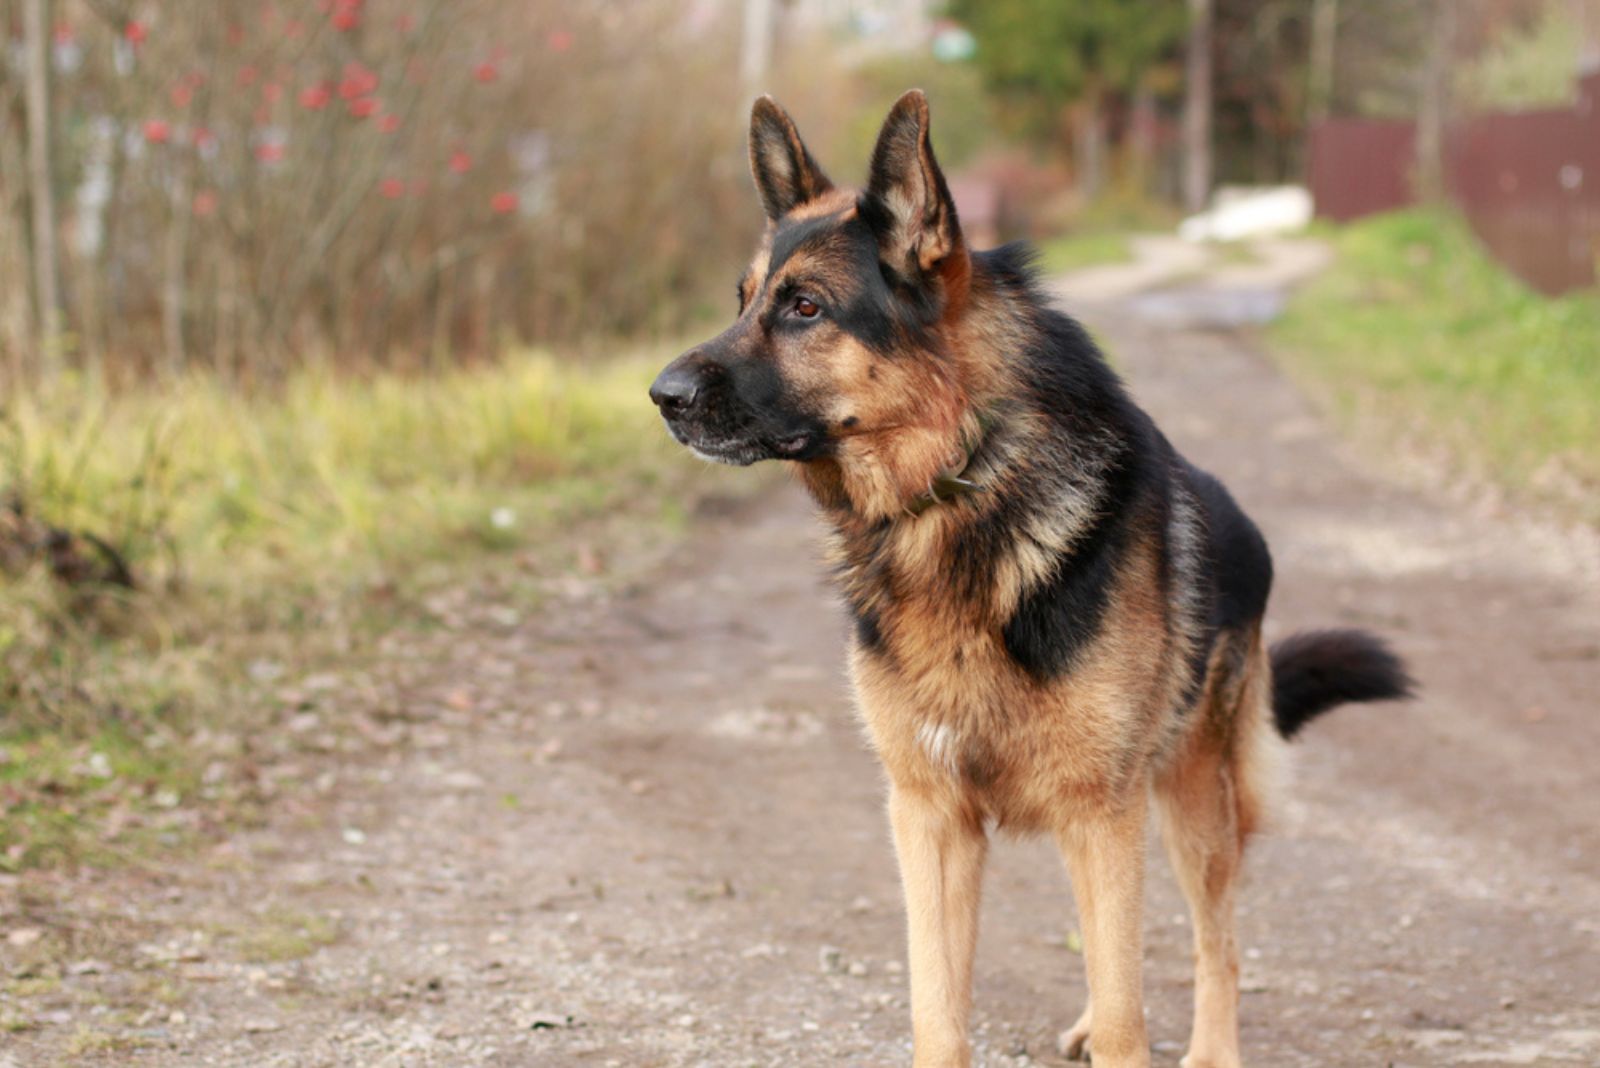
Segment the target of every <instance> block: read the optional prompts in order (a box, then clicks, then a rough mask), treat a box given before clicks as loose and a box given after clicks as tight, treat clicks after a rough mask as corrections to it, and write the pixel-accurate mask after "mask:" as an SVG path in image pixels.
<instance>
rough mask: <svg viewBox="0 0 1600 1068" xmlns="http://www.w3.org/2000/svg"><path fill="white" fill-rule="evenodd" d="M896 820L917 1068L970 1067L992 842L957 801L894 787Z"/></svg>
mask: <svg viewBox="0 0 1600 1068" xmlns="http://www.w3.org/2000/svg"><path fill="white" fill-rule="evenodd" d="M889 821H890V823H891V825H892V826H893V828H894V844H895V852H896V853H897V854H898V856H899V858H900V881H901V884H902V886H903V888H904V890H905V898H906V940H907V944H908V948H909V955H910V970H911V1030H912V1036H913V1042H914V1044H915V1054H914V1056H913V1064H914V1068H967V1065H969V1064H970V1063H971V1060H972V1054H971V1051H970V1049H969V1048H968V1045H967V1017H968V1015H969V1013H970V1012H971V1008H972V954H973V950H974V949H975V948H976V946H977V941H978V897H979V893H980V890H981V886H982V881H983V862H984V857H985V856H986V855H987V853H988V845H989V840H988V837H987V836H986V835H985V834H984V831H983V824H982V822H981V821H980V820H979V819H978V818H977V816H976V814H974V813H971V812H964V811H962V810H961V809H960V808H959V807H958V806H957V805H956V804H955V803H954V802H953V801H952V800H950V799H947V798H936V797H931V796H928V795H927V794H926V793H923V792H921V791H918V790H911V789H905V788H901V787H894V788H892V789H891V791H890V794H889Z"/></svg>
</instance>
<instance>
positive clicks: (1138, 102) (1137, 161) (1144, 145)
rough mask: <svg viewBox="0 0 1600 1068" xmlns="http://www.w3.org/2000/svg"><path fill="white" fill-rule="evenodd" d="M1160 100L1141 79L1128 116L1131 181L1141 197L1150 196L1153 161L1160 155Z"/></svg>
mask: <svg viewBox="0 0 1600 1068" xmlns="http://www.w3.org/2000/svg"><path fill="white" fill-rule="evenodd" d="M1158 121H1159V120H1158V119H1157V118H1156V97H1155V93H1154V92H1153V91H1151V89H1150V85H1149V83H1148V82H1147V81H1145V80H1144V79H1140V81H1139V87H1138V88H1137V89H1135V90H1134V93H1133V110H1132V113H1131V114H1130V115H1129V117H1128V163H1129V170H1130V174H1129V176H1128V177H1129V181H1130V182H1131V184H1132V186H1133V188H1134V189H1136V190H1137V191H1138V192H1139V194H1140V195H1141V196H1147V195H1149V194H1150V192H1151V189H1150V175H1151V172H1152V170H1153V169H1154V168H1153V164H1152V161H1153V160H1154V159H1155V154H1156V123H1157V122H1158Z"/></svg>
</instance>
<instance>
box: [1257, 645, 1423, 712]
mask: <svg viewBox="0 0 1600 1068" xmlns="http://www.w3.org/2000/svg"><path fill="white" fill-rule="evenodd" d="M1415 687H1416V684H1415V683H1414V682H1413V681H1412V679H1411V676H1410V675H1408V674H1406V668H1405V665H1404V664H1403V663H1401V661H1400V658H1399V657H1398V656H1396V655H1395V654H1394V653H1393V652H1392V651H1390V649H1389V647H1388V646H1387V645H1385V644H1384V643H1383V642H1382V641H1380V640H1379V639H1378V638H1376V637H1374V636H1373V635H1371V634H1368V633H1367V632H1366V631H1362V630H1308V631H1302V632H1301V633H1299V634H1291V635H1290V636H1289V637H1287V638H1285V639H1283V640H1282V641H1280V642H1275V643H1273V646H1272V718H1273V720H1274V721H1275V722H1276V723H1277V726H1278V733H1279V734H1281V735H1283V736H1284V737H1285V738H1293V737H1294V736H1295V733H1296V732H1297V731H1299V730H1300V728H1301V727H1304V726H1305V725H1306V724H1307V723H1309V722H1311V721H1312V720H1313V719H1315V718H1317V717H1318V716H1320V715H1322V713H1324V712H1326V711H1328V710H1329V709H1331V708H1337V707H1338V706H1339V705H1343V704H1350V703H1352V702H1356V701H1388V700H1393V699H1396V698H1401V697H1410V696H1411V694H1412V692H1413V691H1414V689H1415Z"/></svg>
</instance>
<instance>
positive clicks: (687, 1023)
mask: <svg viewBox="0 0 1600 1068" xmlns="http://www.w3.org/2000/svg"><path fill="white" fill-rule="evenodd" d="M672 1023H673V1026H675V1027H681V1028H683V1029H684V1030H685V1031H687V1030H688V1029H689V1028H691V1027H693V1026H694V1025H695V1018H694V1017H693V1016H692V1015H690V1014H689V1013H684V1014H683V1015H682V1016H679V1017H678V1018H677V1019H676V1020H673V1021H672Z"/></svg>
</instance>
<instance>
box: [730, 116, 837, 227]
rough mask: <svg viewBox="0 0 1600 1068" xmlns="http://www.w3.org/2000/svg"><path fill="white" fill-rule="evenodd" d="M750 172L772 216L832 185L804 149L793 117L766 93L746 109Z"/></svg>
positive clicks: (819, 193) (783, 212) (777, 216)
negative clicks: (748, 126) (748, 109)
mask: <svg viewBox="0 0 1600 1068" xmlns="http://www.w3.org/2000/svg"><path fill="white" fill-rule="evenodd" d="M750 173H751V174H752V175H754V176H755V180H756V189H757V191H758V192H760V194H761V206H762V207H763V208H765V209H767V218H769V219H773V220H777V219H781V218H783V217H784V216H785V215H787V214H789V212H791V211H793V210H794V209H795V208H797V207H799V206H800V205H801V204H804V203H805V202H806V201H808V200H815V199H816V198H817V197H820V196H821V195H822V194H824V193H826V192H827V191H828V190H830V189H832V188H833V183H832V182H830V181H828V176H827V175H826V174H823V173H822V168H821V167H819V166H817V161H816V160H814V159H812V158H811V153H810V152H807V151H806V146H805V142H803V141H801V140H800V131H799V130H796V129H795V128H794V120H793V119H791V118H789V115H788V113H787V112H785V111H784V110H783V109H782V108H780V107H779V106H778V104H777V101H775V100H773V99H772V98H771V97H770V96H764V97H762V98H761V99H760V100H757V101H756V104H755V107H754V108H752V109H751V111H750Z"/></svg>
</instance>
